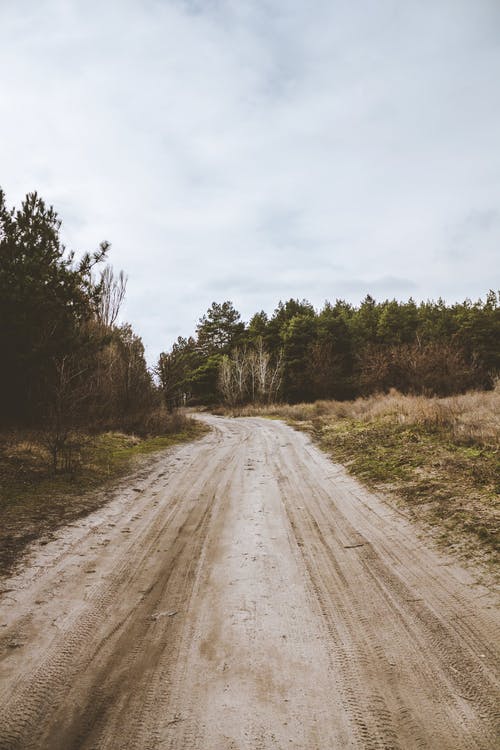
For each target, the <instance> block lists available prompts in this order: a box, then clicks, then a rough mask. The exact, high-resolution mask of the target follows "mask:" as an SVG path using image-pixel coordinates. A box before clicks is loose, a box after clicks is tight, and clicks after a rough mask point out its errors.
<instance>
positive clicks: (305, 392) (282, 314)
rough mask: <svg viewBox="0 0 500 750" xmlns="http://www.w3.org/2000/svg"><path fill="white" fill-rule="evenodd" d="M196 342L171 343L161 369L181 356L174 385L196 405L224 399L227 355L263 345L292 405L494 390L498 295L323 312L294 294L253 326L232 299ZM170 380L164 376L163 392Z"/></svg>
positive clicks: (215, 311)
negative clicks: (221, 374)
mask: <svg viewBox="0 0 500 750" xmlns="http://www.w3.org/2000/svg"><path fill="white" fill-rule="evenodd" d="M189 342H190V343H189V345H188V344H187V343H184V344H183V345H182V346H181V348H180V349H181V351H179V350H178V348H177V347H176V345H174V348H173V349H172V352H171V353H169V354H162V355H161V358H160V364H159V367H161V366H162V363H163V367H164V369H166V370H168V369H169V368H171V369H172V368H173V369H174V370H175V367H173V365H174V363H178V360H179V358H180V360H181V361H182V367H181V371H182V376H181V377H180V378H178V382H177V385H176V386H175V387H176V388H177V390H179V388H182V389H183V390H184V391H191V392H192V394H193V396H194V398H195V400H196V401H197V402H198V403H200V402H202V403H213V402H214V401H215V400H216V399H217V390H216V383H217V376H216V369H217V367H219V368H220V363H221V362H222V361H223V360H222V359H221V357H222V355H228V354H230V353H231V352H233V353H234V352H235V351H236V350H237V349H239V350H240V351H241V350H245V351H247V350H248V352H252V351H254V350H255V349H256V347H257V346H261V347H263V351H265V353H266V356H268V357H269V358H270V360H271V361H274V362H278V361H279V362H280V363H282V367H283V372H282V375H283V378H282V381H280V382H281V396H282V397H283V398H284V399H285V400H286V401H289V402H291V403H294V402H299V401H311V400H314V399H318V398H336V399H349V398H354V397H355V396H357V395H361V394H365V395H366V394H369V393H373V392H377V391H382V392H387V391H388V390H390V389H391V388H397V389H398V390H400V391H401V392H403V393H415V394H419V393H421V394H427V395H431V394H436V395H442V396H445V395H451V394H454V393H462V392H464V391H466V390H467V389H471V388H479V389H482V388H486V389H488V388H491V387H492V385H493V383H494V380H495V378H496V377H498V375H499V373H500V293H496V292H493V291H490V292H489V293H488V295H487V297H486V300H485V301H482V300H478V301H477V302H475V303H472V302H470V300H465V301H464V302H463V303H456V304H453V305H451V306H449V305H446V303H445V302H444V301H443V300H442V299H439V300H438V301H437V302H431V301H426V302H422V303H421V304H419V305H417V304H416V303H415V301H414V300H412V299H410V300H408V301H407V302H399V301H397V300H394V299H393V300H385V301H383V302H377V301H376V300H375V299H374V298H373V297H371V296H370V295H367V297H366V298H365V299H364V300H363V301H362V302H361V304H360V305H359V306H358V307H355V306H353V305H351V304H349V303H347V302H345V301H344V300H336V301H335V303H334V304H331V303H329V302H327V303H326V304H325V305H324V307H323V309H322V310H321V311H319V312H316V311H315V310H314V308H313V306H312V305H311V304H310V303H309V302H307V300H302V301H299V300H297V299H290V300H288V301H286V302H280V303H279V304H278V306H277V307H276V309H275V311H274V313H273V314H272V316H270V317H269V316H268V315H267V314H266V313H265V312H263V311H261V312H259V313H256V314H255V315H254V316H253V317H252V318H251V319H250V322H249V323H248V325H247V326H246V327H245V326H244V325H243V323H241V321H240V316H239V313H238V312H237V311H236V310H235V309H234V307H233V305H232V304H231V303H230V302H224V303H222V304H216V303H213V305H212V307H211V308H210V310H209V311H208V312H207V314H206V315H205V316H203V317H202V318H201V320H200V323H199V325H198V328H197V337H196V338H193V339H189ZM258 342H260V343H259V344H258ZM181 352H182V354H181ZM171 365H172V367H171ZM167 380H168V378H164V379H162V386H163V390H164V393H165V395H166V396H168V394H169V393H170V390H169V386H168V385H167ZM169 382H170V381H169ZM174 382H176V381H175V378H174ZM179 384H180V385H179ZM226 385H227V384H226ZM249 398H250V400H252V399H251V396H249Z"/></svg>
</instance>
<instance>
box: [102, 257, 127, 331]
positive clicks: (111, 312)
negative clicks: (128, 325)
mask: <svg viewBox="0 0 500 750" xmlns="http://www.w3.org/2000/svg"><path fill="white" fill-rule="evenodd" d="M99 286H100V292H101V294H100V297H99V304H98V309H97V317H98V320H99V322H100V323H101V324H102V325H103V326H105V327H106V328H112V327H113V326H114V324H115V323H116V320H117V318H118V313H119V312H120V307H121V306H122V302H123V299H124V297H125V292H126V289H127V277H126V276H125V274H124V273H123V271H120V273H119V274H118V276H115V273H114V271H113V267H112V266H106V268H105V269H104V271H103V272H102V273H101V280H100V284H99Z"/></svg>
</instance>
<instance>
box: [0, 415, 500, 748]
mask: <svg viewBox="0 0 500 750" xmlns="http://www.w3.org/2000/svg"><path fill="white" fill-rule="evenodd" d="M208 420H209V421H210V423H211V425H212V426H213V428H214V429H213V431H212V432H211V434H209V435H207V436H206V437H205V438H203V440H201V441H199V442H197V443H194V444H191V445H185V446H183V447H180V448H178V449H176V450H175V451H172V452H170V453H169V454H168V455H166V456H162V457H161V458H160V459H158V461H157V463H156V464H155V465H154V466H153V467H152V468H151V470H150V472H149V473H148V475H147V476H139V477H138V478H137V479H136V480H135V482H136V483H135V484H134V485H133V486H129V487H127V488H125V487H122V488H121V490H120V491H119V492H117V494H116V497H114V498H112V499H111V500H110V502H109V503H108V504H107V505H106V506H104V507H103V508H102V509H101V510H100V511H98V512H96V513H94V514H92V515H91V516H89V517H88V518H87V519H85V520H83V521H81V522H79V523H77V524H75V525H73V526H71V527H67V528H65V529H63V530H62V531H61V532H59V534H58V538H57V539H56V540H55V541H53V542H50V543H49V544H47V545H46V546H43V547H40V549H39V550H38V552H37V553H36V554H35V556H34V559H33V561H32V563H31V564H30V565H29V567H27V568H26V570H25V571H24V572H21V573H20V574H18V576H17V577H15V578H13V579H11V580H10V581H7V582H4V584H3V588H4V592H3V594H2V596H1V598H0V604H1V614H0V685H1V688H0V748H2V750H5V749H7V748H8V749H9V750H12V749H14V748H16V749H17V748H23V750H25V749H29V748H43V749H47V750H59V749H60V750H72V749H73V748H85V749H86V750H87V749H88V750H90V748H92V749H93V750H97V749H99V750H104V749H105V748H106V749H107V750H122V749H123V750H125V748H127V749H131V748H134V749H137V750H143V749H147V750H149V749H151V750H152V749H153V748H154V749H156V748H158V749H163V748H172V749H173V748H175V749H176V750H181V749H184V748H185V749H186V750H187V749H188V748H189V750H230V749H234V750H267V749H268V748H269V749H270V748H303V749H304V750H314V749H315V748H317V749H321V750H334V749H336V748H339V749H343V748H370V749H371V748H401V750H409V749H411V748H433V749H434V748H435V749H436V750H446V749H447V748H449V749H450V750H459V749H460V748H463V749H464V750H465V749H467V750H472V749H473V748H496V747H498V746H499V745H498V744H497V743H498V742H499V735H498V733H496V730H497V731H498V724H496V721H498V698H499V691H498V687H499V679H498V669H497V668H498V616H495V609H494V607H493V601H492V598H491V594H490V593H489V592H488V590H487V589H486V588H484V587H483V586H481V585H478V584H477V583H474V581H473V579H472V578H471V577H470V576H469V575H468V574H466V573H465V572H464V571H463V570H462V569H460V568H459V567H457V566H456V565H455V564H453V562H452V561H451V560H449V559H447V558H445V557H443V556H441V555H439V554H437V553H436V552H433V551H432V550H430V549H429V548H428V547H427V546H426V545H425V543H424V541H423V540H422V539H419V538H418V536H417V534H416V533H415V530H414V529H413V528H412V527H411V526H410V525H409V524H408V522H407V521H406V520H405V519H404V518H403V517H402V516H401V515H400V514H398V513H397V512H396V511H395V510H393V509H391V508H390V507H389V506H387V505H386V504H384V503H382V502H381V501H380V500H378V499H377V498H376V497H375V496H373V495H371V494H370V493H368V492H367V491H366V490H364V489H362V488H361V487H360V485H359V484H358V483H357V482H355V481H354V480H353V479H351V478H349V477H347V476H346V474H345V473H344V471H343V470H342V469H341V468H340V467H339V466H336V465H334V464H332V463H331V462H330V461H329V460H328V459H327V458H326V457H325V456H323V455H322V454H321V453H319V451H318V450H317V449H316V448H315V447H313V446H312V445H311V443H310V442H309V440H308V438H307V437H305V436H304V435H302V434H300V433H297V432H294V431H292V430H291V429H290V428H288V427H286V426H285V425H283V424H281V423H279V422H272V421H267V420H261V419H244V420H229V419H218V418H215V417H214V418H210V417H209V418H208ZM7 589H10V590H7ZM495 644H496V646H495Z"/></svg>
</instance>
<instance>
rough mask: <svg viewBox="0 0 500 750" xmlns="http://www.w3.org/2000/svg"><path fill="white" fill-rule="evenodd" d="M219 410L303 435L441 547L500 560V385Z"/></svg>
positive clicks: (482, 558)
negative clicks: (280, 422)
mask: <svg viewBox="0 0 500 750" xmlns="http://www.w3.org/2000/svg"><path fill="white" fill-rule="evenodd" d="M222 411H225V412H226V413H230V414H232V415H233V416H268V417H276V418H281V419H285V420H286V421H288V423H289V424H291V425H292V426H294V427H296V428H298V429H302V430H305V431H307V432H308V433H309V434H311V435H312V436H313V438H314V439H315V440H316V441H317V442H318V443H319V444H320V446H321V447H322V448H323V449H324V450H325V451H327V452H328V453H329V454H330V455H331V456H332V458H333V459H334V460H335V461H338V462H340V463H342V464H344V465H345V466H346V467H347V470H348V471H349V472H350V473H351V474H353V475H355V476H356V477H358V478H359V479H361V480H362V481H363V482H364V483H366V484H367V485H368V486H370V487H371V488H373V489H375V490H376V491H380V492H383V494H384V496H386V497H387V496H389V497H390V498H391V500H392V502H394V503H395V504H396V505H398V506H399V507H400V508H401V509H402V510H404V511H405V512H406V513H408V514H409V515H410V516H411V517H412V518H414V519H417V520H418V521H420V522H423V523H426V524H427V525H428V528H429V529H432V533H433V535H434V536H435V537H436V538H437V539H438V541H440V542H441V543H442V544H444V545H445V546H446V547H447V548H452V549H454V550H455V551H457V552H459V553H460V554H462V555H464V556H466V557H471V558H474V559H476V560H478V561H482V562H489V563H495V562H496V563H498V555H499V552H500V383H499V384H497V386H496V388H495V389H493V390H491V391H475V392H470V393H466V394H463V395H458V396H453V397H448V398H437V397H434V398H428V397H425V396H409V395H406V396H405V395H402V394H400V393H398V392H396V391H391V392H390V393H389V394H385V395H381V394H377V395H373V396H370V397H368V398H359V399H356V400H354V401H343V402H340V401H317V402H315V403H311V404H295V405H291V406H290V405H275V406H268V407H264V406H260V407H256V406H251V405H248V406H244V407H239V408H236V409H227V408H226V409H223V410H222Z"/></svg>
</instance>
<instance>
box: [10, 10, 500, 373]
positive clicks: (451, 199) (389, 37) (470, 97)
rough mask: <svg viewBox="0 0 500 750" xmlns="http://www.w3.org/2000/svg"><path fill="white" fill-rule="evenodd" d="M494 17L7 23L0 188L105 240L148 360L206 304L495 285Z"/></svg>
mask: <svg viewBox="0 0 500 750" xmlns="http://www.w3.org/2000/svg"><path fill="white" fill-rule="evenodd" d="M499 31H500V6H499V5H498V3H497V2H496V1H495V0H479V2H477V3H470V2H468V0H437V2H435V3H432V4H428V3H424V4H422V3H417V2H413V3H405V4H401V3H396V2H394V1H393V0H383V2H380V3H372V2H370V1H369V0H363V1H362V2H360V3H354V4H353V3H348V2H347V1H346V0H342V1H340V0H336V1H334V2H331V0H328V2H327V0H317V1H316V2H315V3H312V4H309V5H307V4H304V3H303V2H299V0H290V1H289V2H286V3H285V2H283V0H238V2H234V1H230V0H225V1H224V0H212V1H211V2H208V1H207V0H204V2H198V1H197V0H184V1H181V0H142V2H141V1H139V0H122V1H121V2H117V0H115V1H110V2H108V3H97V2H96V0H87V2H83V1H82V0H65V1H64V2H63V1H62V0H38V1H37V2H35V0H33V1H32V2H29V0H27V1H26V2H24V3H22V4H15V3H12V4H8V3H3V4H1V5H0V64H1V65H2V70H3V71H7V74H4V76H3V82H2V97H1V99H0V135H1V138H0V164H1V165H2V173H1V180H2V182H1V184H2V187H3V188H4V189H5V191H6V193H7V198H8V200H9V201H11V202H19V201H20V200H21V198H22V197H23V195H24V194H25V193H26V192H27V191H28V190H32V189H37V190H38V191H39V192H40V193H41V194H42V195H43V196H44V197H45V199H46V200H47V201H49V202H51V203H53V204H54V206H55V207H56V209H57V210H58V211H59V213H60V215H61V217H62V219H63V222H64V223H63V231H64V236H65V239H66V242H67V245H68V246H69V247H74V248H75V249H80V250H84V249H89V248H93V247H95V246H96V245H97V244H98V242H99V241H100V240H102V239H108V240H110V241H111V242H112V245H113V248H112V253H111V260H112V262H113V263H114V265H115V266H116V267H118V268H120V267H123V268H124V269H125V270H126V272H127V273H128V275H129V286H128V297H127V303H126V307H125V310H124V314H125V315H126V317H127V318H128V319H129V320H130V321H131V322H132V323H133V325H134V327H135V328H136V329H137V330H138V332H139V333H140V334H141V335H142V336H143V337H144V340H145V343H146V346H147V348H148V351H149V356H150V359H151V361H152V360H154V357H155V356H156V355H157V353H158V351H160V350H161V349H164V348H166V347H168V346H169V345H170V344H171V342H172V340H173V339H174V338H175V337H176V335H177V333H179V334H183V335H188V334H189V333H190V332H192V330H193V328H194V324H195V323H196V320H197V319H198V318H199V316H200V315H201V314H202V313H203V312H204V311H205V309H206V307H207V306H208V305H209V304H210V303H211V302H212V300H213V299H216V298H217V299H223V298H224V299H225V298H233V301H234V303H235V304H236V306H237V307H240V309H241V310H242V312H243V313H244V315H245V316H247V317H248V316H249V315H250V314H251V313H252V312H253V311H255V310H258V309H261V308H264V309H267V310H268V311H270V310H272V309H273V308H274V307H275V304H276V302H277V301H278V299H279V298H282V299H283V298H287V297H290V296H298V297H307V298H309V299H311V301H313V302H314V304H316V305H321V304H322V301H323V300H324V297H325V296H331V297H334V296H346V297H348V298H349V299H350V300H351V301H353V302H357V301H359V299H360V298H361V297H362V296H364V295H365V294H366V293H367V292H371V293H373V294H375V295H379V296H402V297H405V296H407V295H408V294H410V293H411V294H413V295H414V296H415V297H416V298H417V299H418V298H427V297H437V296H439V295H442V296H444V297H446V298H448V299H450V300H453V299H457V298H463V297H465V296H472V297H474V296H478V295H480V294H484V293H485V291H486V290H487V289H488V288H489V287H490V286H492V285H493V286H495V283H494V279H493V278H492V263H493V261H494V259H495V258H496V259H497V260H498V240H499V235H500V226H499V222H498V221H497V218H496V217H495V215H494V213H495V211H496V210H497V208H496V206H497V202H498V194H499V190H500V153H499V151H498V148H497V140H498V131H499V129H500V94H499V90H498V86H497V81H498V78H499V74H500V50H499V48H498V44H497V39H498V33H499Z"/></svg>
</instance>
